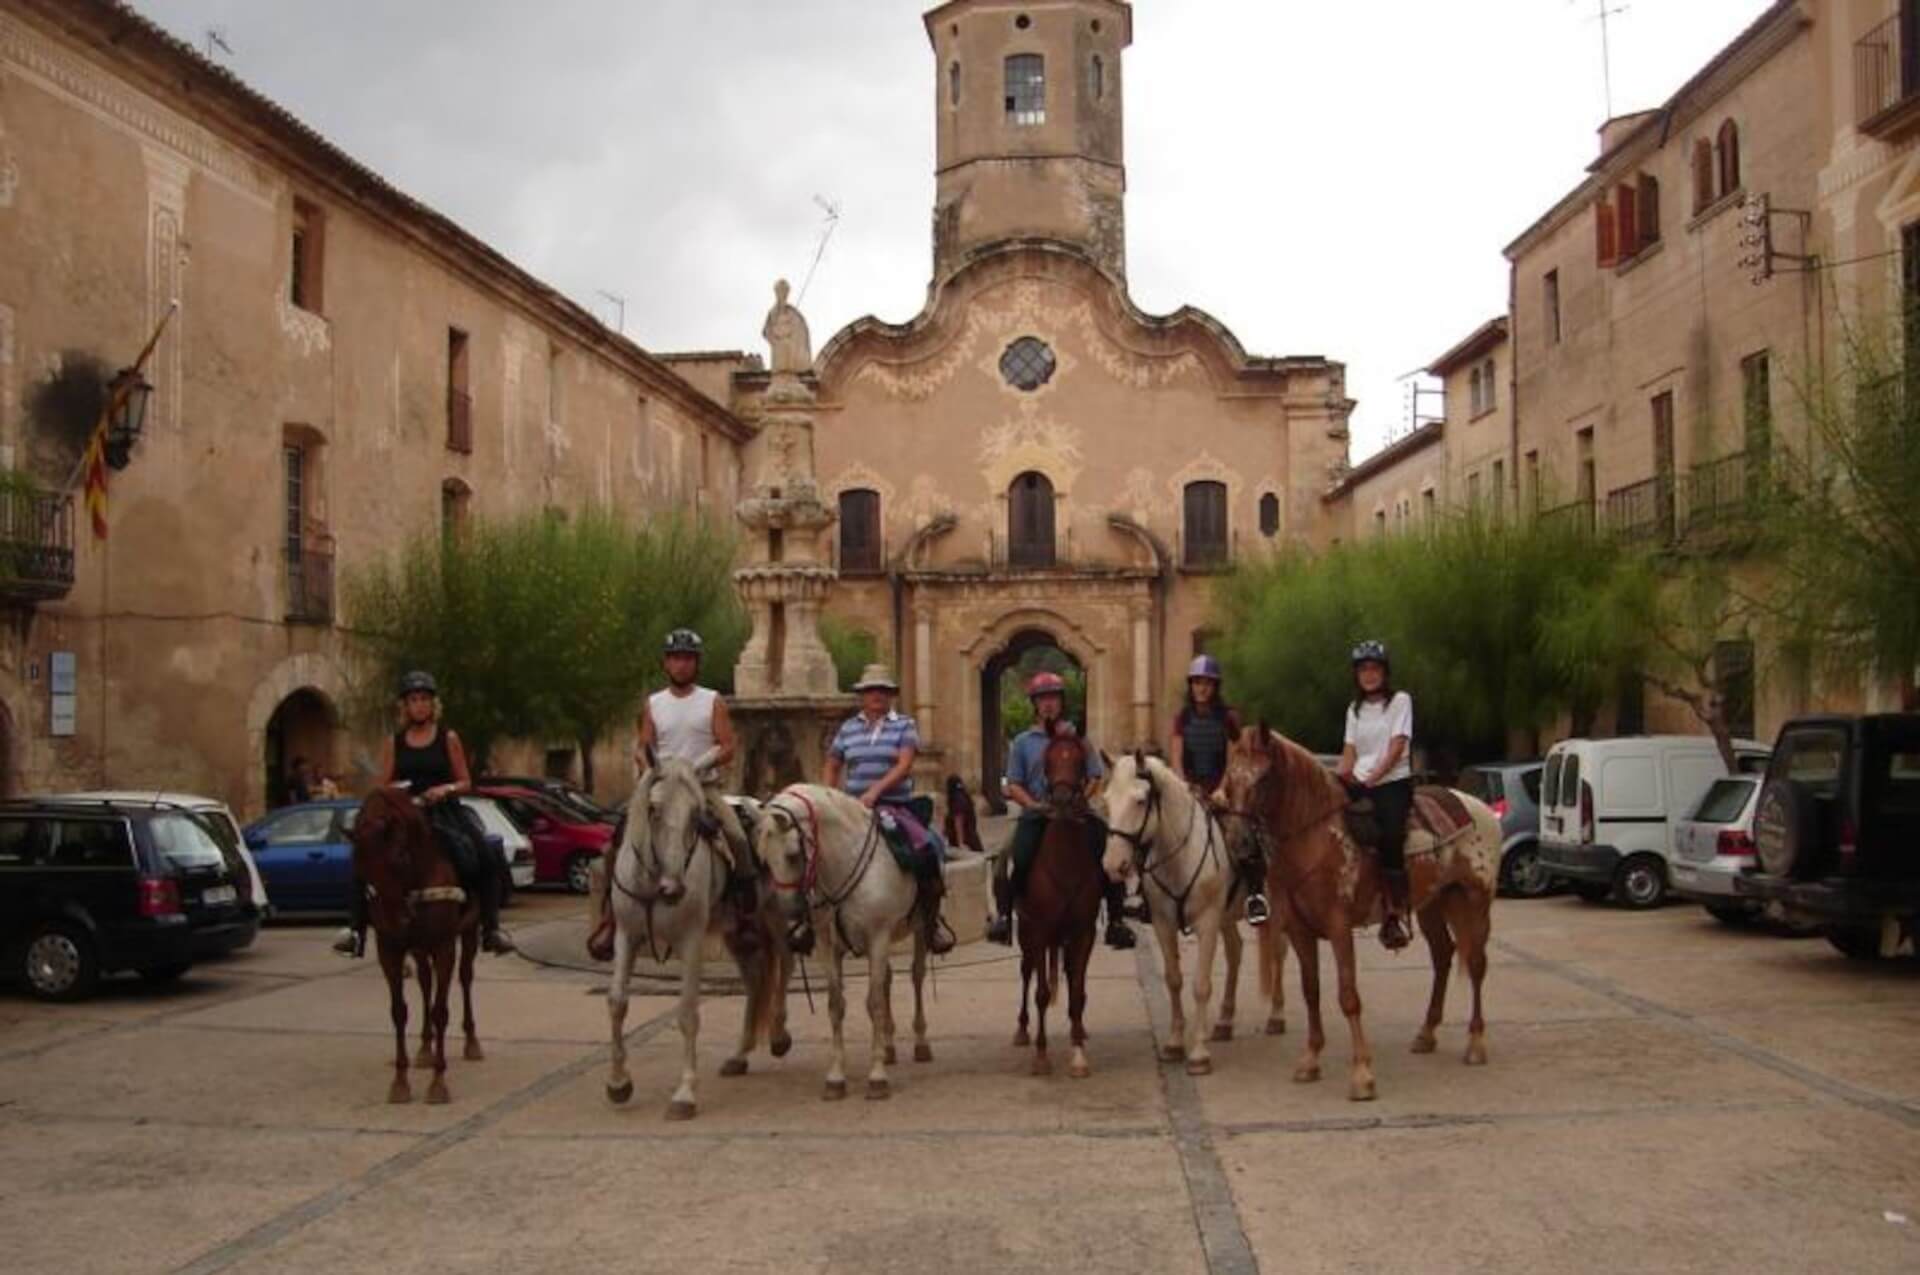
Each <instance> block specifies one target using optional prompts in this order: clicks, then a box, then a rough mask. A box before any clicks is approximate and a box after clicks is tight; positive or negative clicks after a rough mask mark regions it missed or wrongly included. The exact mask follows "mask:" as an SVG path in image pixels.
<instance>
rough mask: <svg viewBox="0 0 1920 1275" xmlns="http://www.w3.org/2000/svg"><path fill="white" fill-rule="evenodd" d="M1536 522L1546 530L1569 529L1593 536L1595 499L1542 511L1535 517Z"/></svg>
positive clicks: (1573, 502) (1589, 498)
mask: <svg viewBox="0 0 1920 1275" xmlns="http://www.w3.org/2000/svg"><path fill="white" fill-rule="evenodd" d="M1534 521H1535V522H1537V523H1539V524H1540V525H1541V526H1542V527H1546V528H1559V527H1568V528H1571V529H1572V530H1574V531H1578V532H1584V533H1586V534H1588V535H1591V534H1593V498H1592V497H1588V498H1586V499H1584V500H1575V501H1572V502H1570V503H1568V504H1564V505H1555V506H1554V507H1553V508H1552V509H1542V510H1541V511H1540V512H1539V513H1537V514H1535V515H1534Z"/></svg>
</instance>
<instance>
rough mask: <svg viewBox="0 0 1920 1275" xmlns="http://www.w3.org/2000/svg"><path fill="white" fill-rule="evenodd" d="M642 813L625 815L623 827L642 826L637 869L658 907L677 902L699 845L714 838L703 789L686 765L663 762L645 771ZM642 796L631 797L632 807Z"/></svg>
mask: <svg viewBox="0 0 1920 1275" xmlns="http://www.w3.org/2000/svg"><path fill="white" fill-rule="evenodd" d="M647 777H648V780H649V781H650V782H648V783H647V784H646V785H645V793H644V808H643V809H640V810H631V811H629V815H630V818H629V823H630V824H631V823H632V822H633V821H634V819H635V818H638V819H639V820H640V822H641V823H642V824H643V825H644V827H645V829H646V831H645V845H644V846H643V847H641V852H640V855H639V859H640V863H641V866H642V870H643V871H644V872H645V873H646V875H647V876H648V877H649V878H650V879H651V880H652V881H653V882H655V883H656V884H655V889H656V890H657V892H658V895H659V898H660V901H661V902H662V903H667V904H673V903H678V902H679V901H680V900H681V899H683V898H685V897H686V894H687V877H688V875H689V873H690V869H691V868H692V867H693V861H694V858H695V857H696V855H697V854H698V853H699V849H700V843H701V842H702V841H710V840H711V839H712V838H713V837H715V836H717V835H718V834H719V831H720V830H719V827H718V826H717V825H716V823H715V821H714V819H713V816H712V815H710V814H709V813H708V812H707V793H706V788H705V787H704V786H703V785H702V784H701V782H700V773H699V771H698V770H696V769H695V765H694V763H692V762H689V761H687V760H686V759H684V758H680V757H669V758H667V759H666V760H664V761H660V762H656V763H655V764H654V766H653V767H652V768H651V769H650V770H649V771H648V776H647ZM642 798H643V794H641V793H639V792H636V793H635V799H636V803H638V802H640V801H641V800H642Z"/></svg>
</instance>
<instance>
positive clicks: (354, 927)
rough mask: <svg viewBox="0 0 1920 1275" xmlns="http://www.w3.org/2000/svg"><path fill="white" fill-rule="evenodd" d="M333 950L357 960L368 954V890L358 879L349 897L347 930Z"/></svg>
mask: <svg viewBox="0 0 1920 1275" xmlns="http://www.w3.org/2000/svg"><path fill="white" fill-rule="evenodd" d="M333 950H334V951H335V952H338V953H339V954H340V955H341V956H351V957H353V958H354V959H355V960H358V959H359V958H361V957H363V956H365V955H366V954H367V889H366V887H365V886H363V885H361V884H360V882H359V879H358V878H356V879H355V880H354V883H353V892H352V893H350V894H349V895H347V928H346V929H344V930H342V931H340V937H338V938H336V939H335V940H334V941H333Z"/></svg>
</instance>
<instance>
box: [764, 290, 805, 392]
mask: <svg viewBox="0 0 1920 1275" xmlns="http://www.w3.org/2000/svg"><path fill="white" fill-rule="evenodd" d="M789 291H790V289H789V288H788V286H787V281H786V280H785V279H779V280H776V281H775V282H774V285H773V309H771V310H769V311H767V322H766V326H765V327H763V328H761V329H760V335H761V336H763V337H765V338H766V339H767V346H768V348H769V350H770V351H771V352H772V355H773V362H772V368H773V371H774V374H775V375H778V374H779V373H781V372H808V371H812V370H813V339H812V337H811V336H810V335H809V334H808V332H807V320H806V317H805V316H804V315H802V314H801V313H800V311H799V310H797V309H795V308H794V307H793V306H790V305H788V304H787V293H788V292H789Z"/></svg>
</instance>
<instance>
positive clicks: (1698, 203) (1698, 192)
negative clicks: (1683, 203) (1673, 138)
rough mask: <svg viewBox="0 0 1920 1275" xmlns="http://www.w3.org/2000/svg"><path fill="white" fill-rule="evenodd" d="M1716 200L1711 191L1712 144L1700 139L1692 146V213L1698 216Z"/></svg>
mask: <svg viewBox="0 0 1920 1275" xmlns="http://www.w3.org/2000/svg"><path fill="white" fill-rule="evenodd" d="M1715 198H1716V196H1715V194H1714V190H1713V143H1712V142H1709V141H1708V140H1707V139H1706V138H1704V137H1703V138H1700V139H1699V140H1698V141H1696V142H1695V143H1694V144H1693V213H1694V216H1696V217H1697V216H1699V215H1700V214H1701V213H1703V212H1705V211H1706V210H1707V205H1709V204H1711V203H1712V202H1713V201H1714V199H1715Z"/></svg>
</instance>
